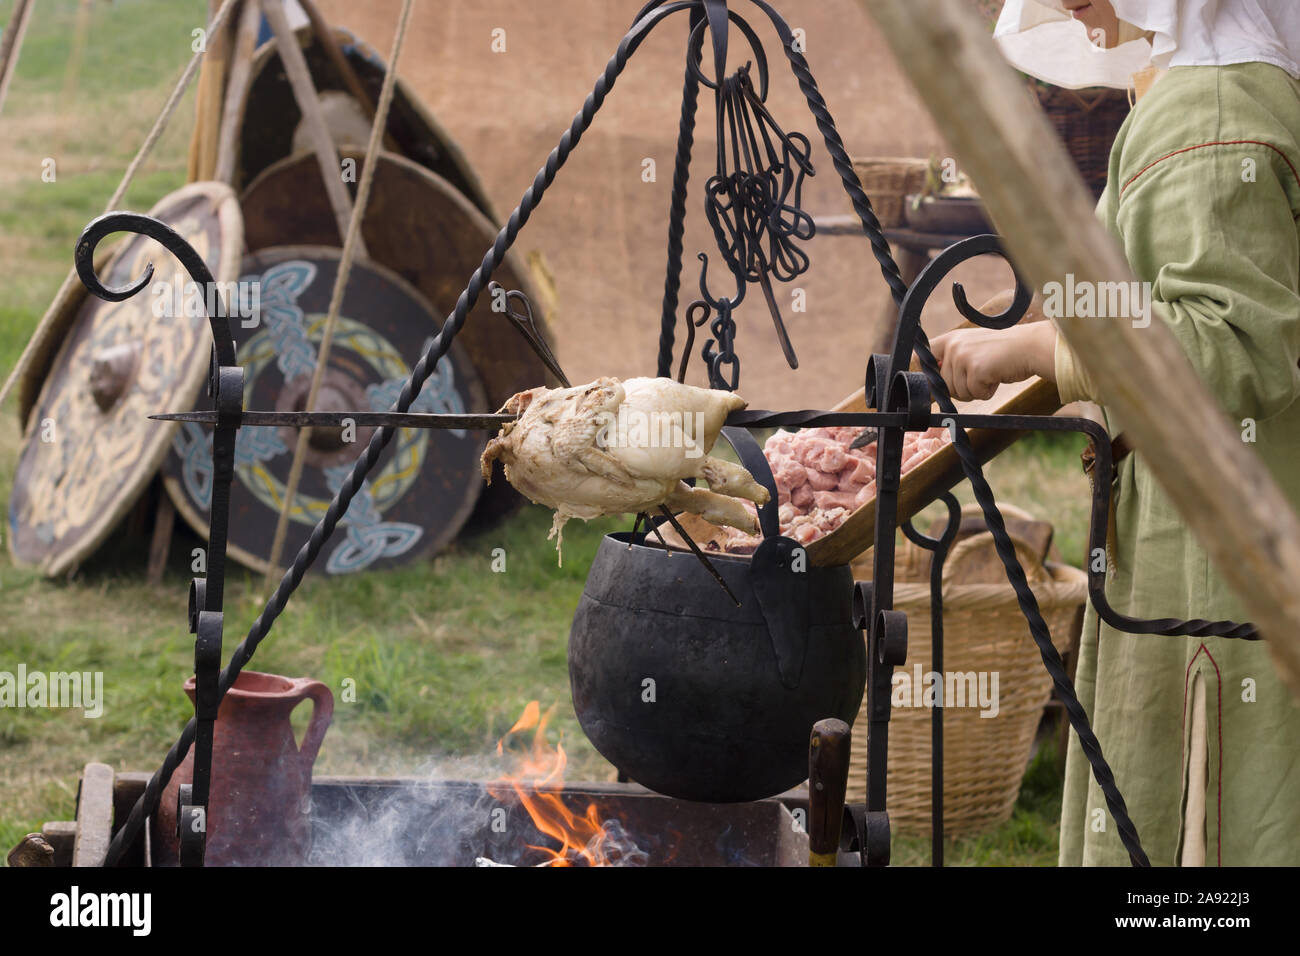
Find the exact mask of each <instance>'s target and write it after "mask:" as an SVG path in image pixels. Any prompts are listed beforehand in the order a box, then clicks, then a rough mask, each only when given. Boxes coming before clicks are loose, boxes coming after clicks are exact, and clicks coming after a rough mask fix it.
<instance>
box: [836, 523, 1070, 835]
mask: <svg viewBox="0 0 1300 956" xmlns="http://www.w3.org/2000/svg"><path fill="white" fill-rule="evenodd" d="M1013 540H1014V539H1013ZM1015 544H1016V550H1017V552H1018V553H1019V555H1020V560H1021V564H1022V566H1023V567H1024V568H1025V572H1026V574H1027V576H1028V578H1029V583H1030V586H1031V587H1032V588H1033V591H1034V595H1035V597H1036V598H1037V599H1038V605H1039V608H1040V609H1041V610H1042V613H1043V617H1044V619H1045V620H1046V622H1047V626H1048V629H1049V630H1050V632H1051V634H1052V639H1053V642H1054V643H1055V644H1056V646H1057V648H1058V650H1059V649H1063V648H1065V647H1067V646H1068V645H1069V642H1070V640H1071V639H1072V636H1073V635H1072V631H1073V629H1074V628H1076V627H1077V626H1078V610H1079V608H1080V607H1081V606H1082V605H1083V603H1084V601H1085V600H1086V597H1087V591H1088V579H1087V575H1085V574H1084V573H1083V572H1082V571H1079V570H1078V569H1076V568H1072V567H1069V566H1067V565H1061V564H1053V563H1048V564H1047V565H1043V564H1040V563H1039V559H1038V557H1037V556H1036V555H1034V554H1032V553H1031V551H1030V549H1029V548H1028V546H1027V545H1026V544H1025V543H1024V542H1022V541H1018V540H1017V541H1015ZM913 547H914V546H913V545H911V544H910V543H909V544H907V545H905V546H901V547H900V552H902V551H904V550H905V549H906V548H913ZM918 550H919V549H918ZM992 551H993V536H992V535H991V534H990V533H988V532H987V531H985V532H981V533H979V534H975V535H973V536H971V537H968V538H964V539H960V540H958V541H957V543H956V544H954V545H953V548H952V550H951V552H950V553H949V555H948V560H947V562H946V563H945V565H944V576H943V582H944V583H943V600H944V662H943V663H944V671H945V672H947V673H949V674H952V673H967V672H971V671H974V672H975V673H976V674H977V675H978V674H992V673H994V672H996V673H997V674H998V688H997V690H998V694H997V696H996V698H995V699H996V700H997V703H998V710H997V715H996V716H993V717H981V716H980V707H979V706H977V705H976V706H966V707H958V706H952V705H953V704H956V703H957V700H956V699H955V698H950V705H949V706H948V707H947V708H946V709H945V712H944V721H943V734H944V791H943V792H944V831H945V833H947V834H951V835H958V834H968V833H973V832H977V831H979V830H983V829H987V828H989V827H993V826H997V825H998V824H1000V823H1003V822H1005V821H1006V820H1008V819H1010V817H1011V811H1012V808H1013V807H1014V806H1015V802H1016V798H1017V796H1018V795H1019V793H1020V781H1021V778H1022V777H1023V776H1024V772H1025V767H1026V765H1027V764H1028V761H1029V756H1030V750H1031V748H1032V746H1033V741H1034V734H1035V731H1036V730H1037V728H1038V723H1039V719H1040V718H1041V716H1042V712H1043V706H1044V705H1045V704H1046V703H1047V700H1048V697H1049V695H1050V693H1051V678H1050V677H1048V675H1047V671H1046V670H1045V669H1044V667H1043V662H1042V659H1041V657H1040V656H1039V653H1038V648H1037V646H1036V645H1035V644H1034V641H1033V638H1032V637H1031V636H1030V634H1029V626H1028V624H1027V623H1026V621H1025V619H1024V616H1023V615H1022V614H1021V613H1020V608H1019V606H1018V605H1017V603H1016V597H1015V592H1014V591H1013V590H1012V589H1011V586H1010V585H1009V584H1007V583H1006V581H1005V580H1003V581H1002V582H1001V583H974V584H969V583H968V584H962V583H956V582H960V581H961V580H962V578H963V576H964V575H963V567H964V566H965V567H968V568H969V567H971V566H973V565H979V566H982V567H984V568H988V567H990V566H991V564H990V562H991V561H993V560H995V558H994V556H993V554H992V553H991V552H992ZM903 561H904V564H903V566H904V567H906V566H907V565H908V564H911V566H913V567H921V566H923V565H924V564H925V562H924V560H915V556H912V560H910V561H909V560H908V559H906V558H904V559H903ZM894 606H895V607H896V608H897V609H899V610H902V611H906V612H907V619H908V651H907V662H906V663H905V664H904V665H902V667H899V668H896V669H895V671H894V673H895V676H896V677H897V676H898V675H899V674H900V673H905V674H906V675H907V677H908V680H909V681H912V682H914V679H915V675H916V671H915V668H916V666H917V665H920V668H921V671H920V672H921V674H922V675H924V674H926V673H928V672H929V670H930V587H929V584H928V582H901V583H898V584H896V585H895V587H894ZM896 686H897V685H896ZM986 686H988V687H989V688H990V689H991V686H992V685H991V681H990V683H989V684H988V685H986ZM909 690H910V688H909ZM896 693H897V691H896ZM907 696H908V700H909V703H908V705H907V706H899V705H898V703H897V701H896V702H895V705H894V707H893V710H892V714H891V719H890V731H889V781H888V801H887V805H888V809H889V815H890V820H891V821H892V823H893V824H894V826H895V827H897V828H898V829H899V830H902V831H907V832H910V833H918V834H924V833H929V832H930V716H931V712H932V711H931V708H930V707H926V706H920V707H918V706H913V705H912V703H911V701H912V697H911V694H910V693H909V694H908V695H907ZM867 720H868V709H867V701H866V699H865V698H864V699H863V701H862V708H861V711H860V712H859V717H858V724H857V728H855V733H854V735H853V746H852V755H851V762H850V771H849V789H848V793H849V799H850V801H854V802H859V803H860V802H862V801H863V800H865V799H866V783H865V777H866V765H867V753H866V745H867V734H866V729H867Z"/></svg>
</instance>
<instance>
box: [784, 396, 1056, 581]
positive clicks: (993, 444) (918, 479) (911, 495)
mask: <svg viewBox="0 0 1300 956" xmlns="http://www.w3.org/2000/svg"><path fill="white" fill-rule="evenodd" d="M1060 407H1061V398H1060V396H1059V395H1058V394H1057V391H1056V385H1055V384H1054V383H1052V382H1046V381H1044V380H1042V379H1040V378H1033V379H1030V380H1029V381H1027V382H1018V383H1016V384H1014V385H1003V386H1002V387H1001V388H999V389H998V390H997V391H996V392H995V393H994V394H993V397H992V398H990V399H987V400H985V401H982V402H958V403H957V410H958V411H959V412H965V413H967V414H971V415H990V414H996V415H1051V414H1053V413H1054V412H1056V411H1058V410H1059V409H1060ZM867 410H868V409H867V405H866V401H865V399H864V395H863V391H862V389H858V390H857V391H856V392H854V393H853V394H852V395H850V396H849V397H848V398H846V399H844V401H842V402H840V403H839V404H838V405H836V406H835V408H834V411H837V412H865V411H867ZM935 410H936V411H938V409H937V408H936V409H935ZM969 434H970V440H971V444H972V445H973V446H974V448H975V452H976V454H977V455H978V456H979V460H980V463H981V464H983V463H984V462H987V461H989V460H991V459H992V458H994V457H996V456H997V455H999V454H1001V453H1002V452H1003V451H1005V450H1006V449H1007V448H1009V447H1010V446H1011V445H1013V444H1015V443H1016V442H1017V441H1019V440H1020V439H1021V438H1023V437H1024V436H1025V434H1026V433H1025V432H1016V431H1010V430H1006V429H972V430H971V431H970V433H969ZM963 477H964V474H963V472H962V470H961V460H960V459H959V458H958V457H957V449H956V448H955V447H953V445H952V444H947V445H945V446H944V447H943V448H941V449H939V450H938V451H937V452H935V453H934V454H933V455H931V456H930V457H929V458H927V459H925V461H923V462H921V464H919V465H917V466H916V467H915V468H913V469H912V470H911V471H909V472H908V473H907V474H905V475H904V476H903V480H902V484H901V485H900V486H899V493H898V520H899V522H900V523H901V522H903V521H907V520H908V519H909V518H911V517H912V516H913V515H915V514H916V513H917V512H919V511H921V510H922V509H924V508H925V507H926V506H927V505H929V504H930V503H931V502H932V501H934V500H935V499H936V498H938V497H939V496H940V495H941V494H943V493H944V492H945V491H947V490H948V489H950V488H952V487H953V486H954V485H956V484H957V483H959V482H960V481H961V480H962V478H963ZM875 534H876V499H875V498H872V499H871V500H870V501H868V502H867V503H866V504H864V505H863V506H862V507H860V508H858V509H857V510H856V511H854V512H853V514H851V515H849V517H848V520H847V521H845V522H844V524H842V525H840V526H839V527H838V528H836V529H835V530H834V531H832V532H831V533H830V534H828V535H826V536H824V537H821V538H818V539H817V540H816V541H814V542H813V543H812V544H810V545H808V560H809V561H811V562H812V563H813V564H814V565H816V566H818V567H825V566H827V565H833V564H848V563H849V562H851V561H852V560H853V559H854V558H855V557H857V556H858V555H859V554H861V553H862V552H863V551H866V550H867V549H868V548H870V547H871V546H872V544H873V543H874V540H875Z"/></svg>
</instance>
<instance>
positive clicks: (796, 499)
mask: <svg viewBox="0 0 1300 956" xmlns="http://www.w3.org/2000/svg"><path fill="white" fill-rule="evenodd" d="M790 504H792V505H794V506H795V508H796V509H798V510H799V511H807V510H808V509H809V508H811V507H812V505H813V490H812V485H800V486H799V487H798V488H796V489H795V490H794V491H792V492H790Z"/></svg>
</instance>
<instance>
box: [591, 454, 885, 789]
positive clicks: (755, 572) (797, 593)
mask: <svg viewBox="0 0 1300 956" xmlns="http://www.w3.org/2000/svg"><path fill="white" fill-rule="evenodd" d="M737 432H738V433H739V434H737ZM724 435H725V436H726V437H727V438H728V440H730V441H731V443H732V445H733V446H734V447H736V450H737V452H738V453H739V455H740V458H741V460H742V461H743V462H744V464H745V466H746V467H747V468H748V469H749V471H750V473H751V474H753V475H754V477H755V478H756V479H758V480H759V481H762V482H763V483H764V484H765V485H767V486H768V490H769V491H770V492H771V493H772V501H771V503H770V504H769V505H767V506H765V507H764V508H762V509H760V514H759V519H760V524H761V525H762V527H763V533H764V540H763V542H762V543H761V544H760V546H759V548H758V550H757V551H756V552H755V553H754V554H753V556H752V557H741V556H731V555H719V554H710V556H709V559H710V561H712V562H713V564H714V566H715V567H716V568H717V569H718V572H719V573H720V574H721V575H722V577H723V578H724V579H725V580H726V582H727V584H728V586H729V587H730V588H731V590H732V591H733V592H734V593H735V595H736V597H737V598H738V599H739V600H740V606H739V607H736V606H735V605H734V604H733V603H732V601H731V600H730V599H729V598H728V597H727V595H726V593H725V592H724V591H723V590H722V588H721V587H720V586H719V585H718V582H717V581H715V580H714V579H713V577H712V576H711V575H710V574H709V572H708V570H707V569H706V568H704V567H703V566H702V565H701V564H700V562H699V561H697V560H696V558H695V557H694V556H693V555H690V554H686V553H682V552H668V551H665V550H664V549H663V548H661V547H655V546H651V545H647V544H646V543H645V542H646V538H645V535H641V534H637V535H633V534H631V533H626V532H625V533H618V534H611V535H607V536H606V537H605V539H604V540H603V541H602V542H601V545H600V549H599V550H598V551H597V553H596V558H595V560H594V561H593V562H592V566H591V571H590V573H589V574H588V576H587V586H586V589H585V590H584V592H583V595H582V599H581V601H580V602H579V604H578V611H577V613H576V615H575V616H574V619H573V627H572V629H571V631H570V633H569V683H570V687H571V689H572V692H573V706H574V709H575V711H576V712H577V716H578V721H579V723H580V724H581V725H582V729H583V731H584V732H585V733H586V735H587V737H588V739H590V740H591V742H592V744H593V745H594V746H595V748H596V749H597V750H598V751H600V753H601V754H602V755H603V756H604V757H605V759H607V760H608V761H609V762H610V763H612V764H614V766H616V767H618V768H619V770H621V771H622V772H623V773H625V774H627V776H628V777H630V778H631V779H632V780H635V781H636V782H638V783H640V784H643V785H644V786H646V787H649V788H650V789H652V790H655V791H657V792H659V793H663V794H667V795H668V796H672V797H677V798H679V799H684V800H699V801H705V802H711V803H733V802H739V801H745V800H760V799H763V798H765V797H770V796H773V795H775V794H778V793H781V792H783V791H785V790H788V789H789V788H791V787H793V786H795V785H797V784H798V783H799V782H800V781H802V780H804V779H805V778H806V777H807V776H808V734H809V731H810V730H811V728H812V725H813V724H814V723H816V722H817V721H818V720H821V719H823V718H826V717H838V718H840V719H841V720H844V721H846V722H848V723H850V724H851V723H852V722H853V719H854V718H855V717H856V716H857V713H858V706H859V704H860V703H861V701H862V692H863V687H864V686H865V683H866V670H867V665H866V651H865V647H864V642H863V636H862V632H861V631H859V630H858V629H857V628H855V627H854V626H853V576H852V574H851V572H850V571H849V568H848V566H847V565H841V566H838V567H830V568H818V567H813V566H811V565H809V564H808V563H807V560H806V555H805V554H804V552H803V550H802V549H801V548H800V547H799V545H798V544H797V543H796V542H794V541H792V540H790V539H789V538H783V537H780V536H779V534H778V528H777V516H776V491H775V483H774V482H773V481H772V475H771V471H770V469H768V467H767V462H766V460H765V459H764V458H763V453H762V451H761V450H760V449H759V448H758V445H757V443H755V442H754V440H753V438H751V437H750V436H749V433H748V432H746V431H744V430H741V429H726V430H724Z"/></svg>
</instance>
